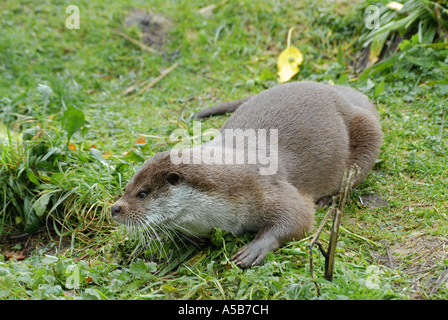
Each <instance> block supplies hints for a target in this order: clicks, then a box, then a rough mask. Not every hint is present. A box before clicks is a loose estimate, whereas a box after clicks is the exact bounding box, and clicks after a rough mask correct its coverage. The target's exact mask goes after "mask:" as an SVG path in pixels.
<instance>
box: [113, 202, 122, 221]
mask: <svg viewBox="0 0 448 320" xmlns="http://www.w3.org/2000/svg"><path fill="white" fill-rule="evenodd" d="M121 211H122V209H121V206H117V205H114V206H113V207H112V209H111V214H112V217H114V218H117V217H118V216H119V215H120V214H121Z"/></svg>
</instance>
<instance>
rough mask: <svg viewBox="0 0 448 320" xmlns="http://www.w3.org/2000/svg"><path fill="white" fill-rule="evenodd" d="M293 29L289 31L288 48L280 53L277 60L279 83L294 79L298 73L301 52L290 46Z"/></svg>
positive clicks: (301, 58) (301, 57)
mask: <svg viewBox="0 0 448 320" xmlns="http://www.w3.org/2000/svg"><path fill="white" fill-rule="evenodd" d="M293 29H294V28H291V29H289V32H288V46H287V48H286V49H285V50H283V51H282V52H281V53H280V55H279V57H278V60H277V70H278V73H277V74H278V77H279V81H280V82H281V83H284V82H287V81H289V80H290V79H291V78H292V77H294V76H295V75H296V74H297V73H298V72H299V65H300V64H302V61H303V55H302V52H301V51H300V50H299V49H298V48H296V47H294V46H291V44H290V42H291V32H292V30H293Z"/></svg>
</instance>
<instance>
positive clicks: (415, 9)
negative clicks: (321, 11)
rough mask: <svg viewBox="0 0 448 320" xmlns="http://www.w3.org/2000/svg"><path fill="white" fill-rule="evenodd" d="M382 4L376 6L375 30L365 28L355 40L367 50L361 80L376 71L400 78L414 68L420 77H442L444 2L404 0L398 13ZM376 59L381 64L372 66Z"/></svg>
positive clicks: (446, 34)
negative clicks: (365, 64) (377, 25)
mask: <svg viewBox="0 0 448 320" xmlns="http://www.w3.org/2000/svg"><path fill="white" fill-rule="evenodd" d="M386 3H387V2H385V3H384V4H382V5H381V6H380V7H379V14H380V17H379V28H373V29H372V30H369V29H368V28H367V27H366V26H365V27H364V29H363V30H362V32H361V35H360V37H359V38H358V39H357V43H358V46H360V47H361V48H364V49H368V50H369V51H368V53H369V56H368V65H367V66H368V68H367V69H366V70H365V71H364V72H363V74H362V75H361V79H366V78H367V77H372V76H375V75H376V74H377V73H379V72H382V73H383V74H387V73H389V74H390V75H391V76H392V75H393V76H395V77H397V76H399V77H404V76H406V74H407V73H409V72H410V71H411V70H412V69H416V68H417V69H418V71H417V72H419V73H421V74H422V76H423V77H424V76H431V77H432V78H433V79H437V80H441V79H444V78H446V75H447V72H446V64H447V62H448V61H447V60H446V57H447V53H448V47H447V43H446V40H447V39H448V23H447V21H448V8H447V3H446V2H445V1H438V2H434V1H426V0H407V1H405V2H404V5H403V8H402V9H401V10H399V11H396V10H392V9H390V8H388V7H387V6H386ZM364 5H365V4H364ZM364 5H363V7H364ZM397 44H399V47H398V48H397V47H396V45H397ZM379 59H382V60H383V61H381V62H379V63H377V64H375V63H376V62H377V61H379ZM434 73H435V74H434Z"/></svg>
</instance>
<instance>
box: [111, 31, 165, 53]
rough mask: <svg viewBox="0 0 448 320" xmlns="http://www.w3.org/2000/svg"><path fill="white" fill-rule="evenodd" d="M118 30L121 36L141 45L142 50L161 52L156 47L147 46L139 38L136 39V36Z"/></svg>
mask: <svg viewBox="0 0 448 320" xmlns="http://www.w3.org/2000/svg"><path fill="white" fill-rule="evenodd" d="M116 32H117V33H118V34H119V35H120V36H121V37H123V38H125V39H126V40H128V41H130V42H132V43H133V44H135V45H137V46H139V47H140V48H141V49H142V50H145V51H148V52H151V53H155V54H159V53H158V52H157V51H156V50H154V49H153V48H151V47H148V46H147V45H146V44H144V43H143V42H141V41H138V40H136V39H134V38H132V37H130V36H128V35H127V34H125V33H123V32H121V31H118V30H116Z"/></svg>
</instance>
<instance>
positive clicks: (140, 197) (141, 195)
mask: <svg viewBox="0 0 448 320" xmlns="http://www.w3.org/2000/svg"><path fill="white" fill-rule="evenodd" d="M145 198H146V192H139V193H138V195H137V199H138V200H144V199H145Z"/></svg>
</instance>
